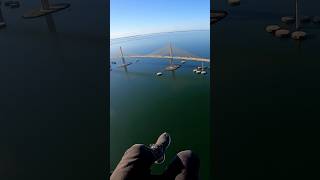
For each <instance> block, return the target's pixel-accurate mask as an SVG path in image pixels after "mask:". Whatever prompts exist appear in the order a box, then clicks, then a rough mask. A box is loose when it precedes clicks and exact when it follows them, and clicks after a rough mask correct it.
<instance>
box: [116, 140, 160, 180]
mask: <svg viewBox="0 0 320 180" xmlns="http://www.w3.org/2000/svg"><path fill="white" fill-rule="evenodd" d="M154 161H155V157H154V155H153V153H152V151H151V149H150V148H149V147H147V146H145V145H143V144H135V145H133V146H131V147H130V148H129V149H128V150H127V151H126V152H125V153H124V155H123V157H122V159H121V161H120V162H119V164H118V165H117V167H116V169H115V170H114V171H113V173H112V175H111V177H110V180H131V179H132V180H137V179H148V178H149V176H150V167H151V165H152V164H153V163H154Z"/></svg>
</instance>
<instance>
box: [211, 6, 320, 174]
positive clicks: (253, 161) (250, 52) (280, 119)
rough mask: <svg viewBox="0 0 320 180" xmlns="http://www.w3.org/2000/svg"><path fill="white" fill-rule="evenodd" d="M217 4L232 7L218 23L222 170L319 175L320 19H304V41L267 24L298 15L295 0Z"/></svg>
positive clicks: (216, 108) (304, 11)
mask: <svg viewBox="0 0 320 180" xmlns="http://www.w3.org/2000/svg"><path fill="white" fill-rule="evenodd" d="M214 5H215V8H216V9H223V10H227V11H228V13H229V15H228V16H227V17H226V18H225V19H223V20H222V21H221V22H219V23H217V24H216V25H214V26H212V27H211V31H212V34H211V39H212V43H211V46H212V47H213V48H212V50H213V54H214V55H213V57H212V58H213V59H214V60H215V63H216V68H215V69H216V70H215V72H214V77H215V79H214V88H215V90H214V94H212V95H213V96H214V98H213V102H212V103H213V108H212V110H213V121H214V126H215V128H214V131H215V132H214V133H215V135H216V136H215V141H214V150H215V151H214V152H213V153H214V159H215V161H214V162H213V163H214V164H215V165H214V167H215V169H214V174H215V177H218V178H220V179H225V180H229V179H230V180H231V179H291V178H292V177H294V178H297V177H299V178H301V179H306V177H313V176H314V177H318V175H317V173H316V172H317V170H316V168H317V167H318V166H317V165H315V164H316V162H317V161H318V160H319V155H318V151H319V147H318V146H317V145H316V144H315V142H316V141H317V139H318V138H319V127H320V126H319V123H318V119H319V117H318V113H317V112H318V110H317V109H318V107H319V102H320V96H319V90H320V85H319V83H318V81H319V75H320V74H319V72H320V71H319V68H320V61H319V59H320V56H319V52H318V51H319V37H320V26H319V25H315V24H313V23H304V24H302V30H304V31H306V32H307V33H309V34H310V36H309V38H308V39H306V40H304V41H301V42H297V41H294V40H292V39H290V38H288V39H278V38H275V37H274V36H273V35H271V34H269V33H267V32H266V31H265V27H266V26H267V25H269V24H280V25H281V22H280V19H281V17H282V16H288V15H294V10H295V9H294V7H295V4H294V1H291V0H283V1H275V0H274V1H253V0H242V1H241V5H240V6H236V7H230V6H228V4H227V3H226V2H224V1H216V2H215V4H214ZM319 5H320V2H319V1H312V0H306V1H300V12H301V15H309V16H316V15H317V16H319V15H320V11H319ZM288 27H289V28H290V29H292V26H288ZM314 177H313V178H314Z"/></svg>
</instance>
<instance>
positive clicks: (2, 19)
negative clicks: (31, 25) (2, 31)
mask: <svg viewBox="0 0 320 180" xmlns="http://www.w3.org/2000/svg"><path fill="white" fill-rule="evenodd" d="M1 3H2V2H1V1H0V28H1V27H4V26H5V25H6V23H5V22H4V18H3V15H2V4H1Z"/></svg>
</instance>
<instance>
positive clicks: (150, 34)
mask: <svg viewBox="0 0 320 180" xmlns="http://www.w3.org/2000/svg"><path fill="white" fill-rule="evenodd" d="M209 30H210V29H194V30H181V31H167V32H156V33H148V34H137V35H132V36H123V37H117V38H110V40H119V39H128V38H139V37H146V36H154V35H159V34H168V33H177V32H190V31H209Z"/></svg>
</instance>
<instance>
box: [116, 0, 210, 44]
mask: <svg viewBox="0 0 320 180" xmlns="http://www.w3.org/2000/svg"><path fill="white" fill-rule="evenodd" d="M209 28H210V0H111V1H110V36H111V38H117V37H124V36H131V35H138V34H148V33H157V32H168V31H181V30H193V29H197V30H198V29H209Z"/></svg>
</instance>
